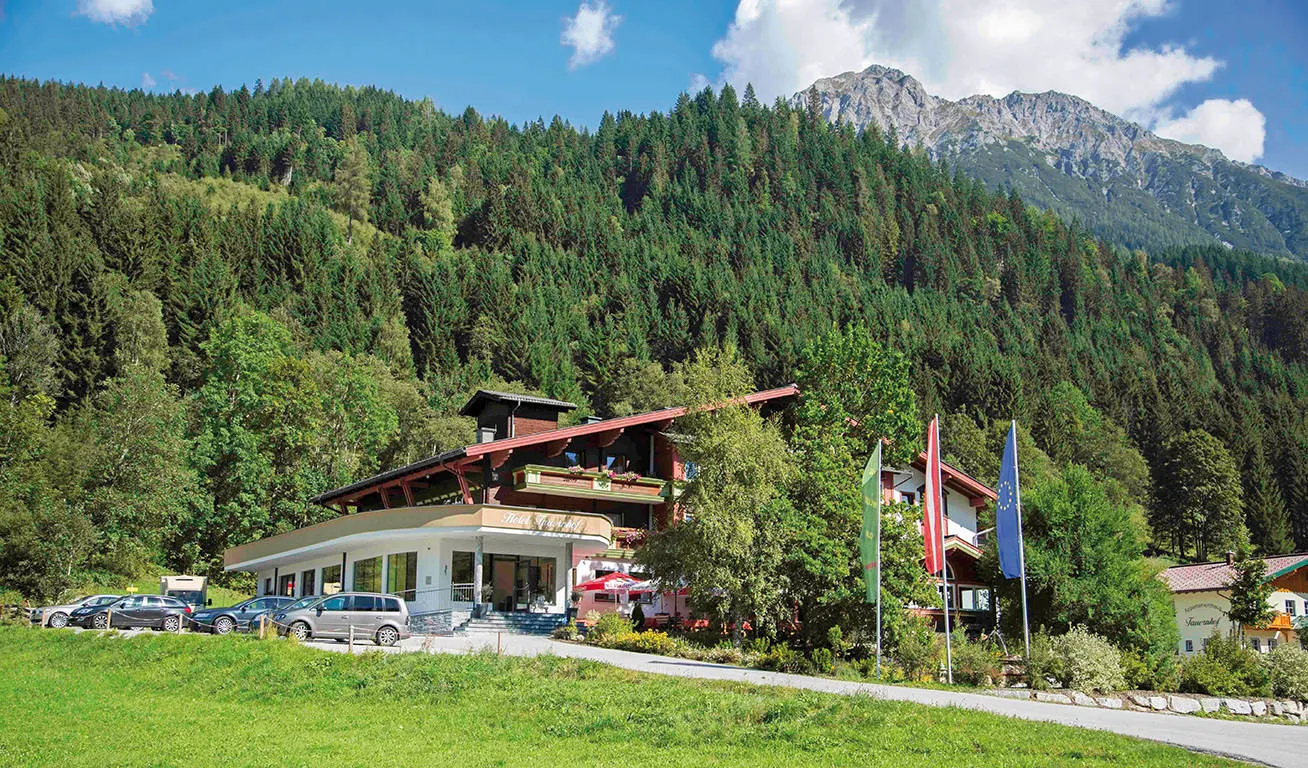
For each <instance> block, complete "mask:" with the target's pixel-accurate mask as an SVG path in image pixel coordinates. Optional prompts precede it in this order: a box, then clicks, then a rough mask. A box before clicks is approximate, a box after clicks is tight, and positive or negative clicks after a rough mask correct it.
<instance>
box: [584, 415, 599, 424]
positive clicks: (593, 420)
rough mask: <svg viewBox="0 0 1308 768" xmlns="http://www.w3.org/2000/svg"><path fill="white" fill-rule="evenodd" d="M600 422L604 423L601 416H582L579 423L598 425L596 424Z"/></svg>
mask: <svg viewBox="0 0 1308 768" xmlns="http://www.w3.org/2000/svg"><path fill="white" fill-rule="evenodd" d="M601 421H604V417H603V416H595V415H591V416H582V417H581V423H582V424H598V423H599V422H601Z"/></svg>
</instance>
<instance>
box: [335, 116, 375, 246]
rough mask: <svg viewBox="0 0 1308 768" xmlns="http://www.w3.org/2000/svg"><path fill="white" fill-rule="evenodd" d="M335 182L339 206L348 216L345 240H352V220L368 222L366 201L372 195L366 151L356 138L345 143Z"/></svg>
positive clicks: (351, 241)
mask: <svg viewBox="0 0 1308 768" xmlns="http://www.w3.org/2000/svg"><path fill="white" fill-rule="evenodd" d="M336 183H337V185H338V187H339V188H340V199H341V207H342V208H344V209H345V214H346V215H347V216H349V227H348V231H347V234H346V237H345V239H346V242H350V243H353V242H354V220H355V219H358V220H359V221H361V222H363V223H365V224H366V223H367V222H368V201H369V199H370V198H371V196H372V181H371V171H370V169H369V166H368V151H367V150H365V149H364V148H363V145H362V144H361V143H360V142H359V140H358V138H354V139H351V140H350V141H349V142H348V143H347V144H346V145H345V157H344V158H342V159H341V164H340V167H338V168H337V169H336Z"/></svg>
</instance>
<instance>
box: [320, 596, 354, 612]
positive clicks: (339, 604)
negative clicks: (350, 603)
mask: <svg viewBox="0 0 1308 768" xmlns="http://www.w3.org/2000/svg"><path fill="white" fill-rule="evenodd" d="M348 599H349V598H348V597H346V596H345V595H337V596H336V597H329V598H327V599H326V600H324V601H322V605H321V606H319V607H320V608H322V610H324V611H343V610H345V603H346V601H347V600H348Z"/></svg>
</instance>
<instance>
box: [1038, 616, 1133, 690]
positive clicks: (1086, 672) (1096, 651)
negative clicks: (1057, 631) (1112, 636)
mask: <svg viewBox="0 0 1308 768" xmlns="http://www.w3.org/2000/svg"><path fill="white" fill-rule="evenodd" d="M1054 652H1055V654H1056V655H1057V656H1058V658H1059V659H1060V664H1059V667H1060V669H1059V674H1058V675H1057V677H1058V680H1059V682H1061V683H1062V684H1063V687H1064V688H1074V689H1076V690H1079V691H1101V692H1103V693H1111V692H1113V691H1120V690H1121V689H1122V688H1123V687H1124V686H1125V685H1126V679H1125V677H1124V676H1123V674H1122V658H1121V654H1120V653H1118V651H1117V649H1116V648H1114V647H1113V644H1112V643H1110V642H1108V640H1107V639H1106V638H1103V637H1100V636H1099V635H1096V634H1095V633H1093V632H1091V631H1090V630H1088V629H1086V628H1085V627H1082V626H1076V627H1072V628H1071V629H1070V630H1068V632H1067V634H1065V635H1062V636H1061V637H1057V638H1055V639H1054Z"/></svg>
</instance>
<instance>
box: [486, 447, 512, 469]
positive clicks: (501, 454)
mask: <svg viewBox="0 0 1308 768" xmlns="http://www.w3.org/2000/svg"><path fill="white" fill-rule="evenodd" d="M512 455H513V449H512V448H509V449H507V450H503V451H496V452H494V453H491V454H488V455H487V456H486V458H487V459H488V460H489V461H490V468H491V469H499V468H500V467H502V466H504V462H506V461H508V460H509V457H510V456H512Z"/></svg>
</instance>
